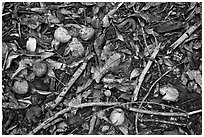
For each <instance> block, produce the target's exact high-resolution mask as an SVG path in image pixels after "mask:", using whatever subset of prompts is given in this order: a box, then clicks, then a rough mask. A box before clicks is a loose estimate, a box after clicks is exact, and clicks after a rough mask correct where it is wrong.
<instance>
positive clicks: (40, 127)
mask: <svg viewBox="0 0 204 137" xmlns="http://www.w3.org/2000/svg"><path fill="white" fill-rule="evenodd" d="M121 104H122V103H119V102H113V103H110V102H97V103H95V102H94V103H83V104H79V105H76V106H70V107H68V108H65V109H63V110H61V111H59V112H57V113H56V114H54V115H53V116H52V117H50V118H48V119H46V120H45V121H44V122H43V123H41V124H40V125H38V126H37V127H36V128H35V129H33V131H31V132H30V133H28V134H29V135H32V134H35V133H37V132H38V131H39V130H40V129H42V128H43V127H44V126H46V125H47V124H49V123H50V122H51V121H53V120H54V119H56V118H57V117H59V116H61V115H63V114H64V113H67V112H68V111H70V110H71V109H72V108H83V107H91V106H118V105H121Z"/></svg>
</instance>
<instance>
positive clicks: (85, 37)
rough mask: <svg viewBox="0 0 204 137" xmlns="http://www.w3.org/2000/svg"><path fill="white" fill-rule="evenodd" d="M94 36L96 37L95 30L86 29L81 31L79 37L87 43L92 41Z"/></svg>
mask: <svg viewBox="0 0 204 137" xmlns="http://www.w3.org/2000/svg"><path fill="white" fill-rule="evenodd" d="M93 35H94V29H93V28H88V27H84V28H81V29H80V30H79V36H80V37H81V39H83V40H85V41H86V40H89V39H91V38H92V37H93Z"/></svg>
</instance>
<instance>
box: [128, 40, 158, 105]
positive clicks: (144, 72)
mask: <svg viewBox="0 0 204 137" xmlns="http://www.w3.org/2000/svg"><path fill="white" fill-rule="evenodd" d="M159 49H160V44H157V46H156V47H155V49H154V52H153V53H152V56H151V59H154V58H155V57H156V55H157V54H158V52H159ZM152 62H153V61H152V60H149V61H148V63H147V65H146V66H145V68H144V69H143V71H142V73H141V75H140V77H139V80H138V84H137V85H136V87H135V90H134V93H133V97H132V100H133V101H136V100H137V96H138V93H139V90H140V87H141V85H142V82H143V80H144V78H145V75H146V74H147V72H148V70H149V68H150V67H151V65H152Z"/></svg>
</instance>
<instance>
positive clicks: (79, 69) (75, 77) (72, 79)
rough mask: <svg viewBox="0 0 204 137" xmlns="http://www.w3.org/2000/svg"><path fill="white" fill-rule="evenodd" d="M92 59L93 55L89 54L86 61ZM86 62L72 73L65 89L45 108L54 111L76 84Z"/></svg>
mask: <svg viewBox="0 0 204 137" xmlns="http://www.w3.org/2000/svg"><path fill="white" fill-rule="evenodd" d="M92 57H93V54H90V55H89V56H87V60H89V59H90V58H92ZM87 62H88V61H85V62H84V63H83V64H82V65H81V66H80V67H79V68H78V69H77V71H76V72H75V73H74V75H73V76H72V78H71V79H70V80H69V82H68V83H66V85H67V86H66V87H64V88H63V89H62V91H61V92H60V94H59V95H58V96H57V98H56V99H55V100H54V101H52V102H49V103H48V104H46V108H51V109H54V108H55V107H56V106H57V105H58V104H59V103H60V102H61V101H62V100H63V98H64V96H65V95H66V94H67V92H68V91H69V90H70V88H71V87H72V85H73V84H74V83H75V82H76V80H77V79H78V78H79V77H80V76H81V74H82V72H83V71H84V70H85V68H86V65H87Z"/></svg>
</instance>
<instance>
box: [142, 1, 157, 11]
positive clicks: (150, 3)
mask: <svg viewBox="0 0 204 137" xmlns="http://www.w3.org/2000/svg"><path fill="white" fill-rule="evenodd" d="M160 4H161V2H147V3H146V5H145V6H144V7H143V8H142V10H148V9H149V8H150V7H155V6H159V5H160Z"/></svg>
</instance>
